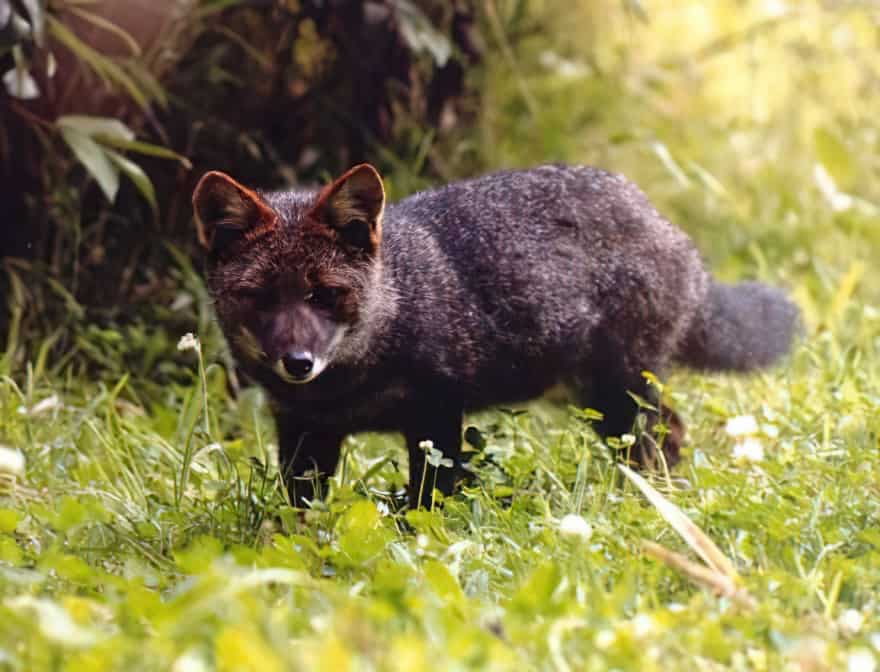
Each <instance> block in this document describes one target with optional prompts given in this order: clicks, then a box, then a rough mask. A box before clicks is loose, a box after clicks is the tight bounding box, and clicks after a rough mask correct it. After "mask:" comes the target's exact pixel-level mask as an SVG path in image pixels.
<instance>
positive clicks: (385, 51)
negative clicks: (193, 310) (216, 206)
mask: <svg viewBox="0 0 880 672" xmlns="http://www.w3.org/2000/svg"><path fill="white" fill-rule="evenodd" d="M474 5H475V3H474V1H473V0H456V1H455V2H445V1H444V0H428V1H423V2H418V3H416V2H410V1H409V0H376V1H371V2H338V1H337V2H325V1H321V0H301V1H297V0H287V1H281V0H278V1H275V2H267V1H254V0H251V1H247V0H232V1H229V0H220V1H203V2H194V1H192V0H152V1H151V2H145V1H144V0H125V1H124V2H119V1H116V2H111V1H109V0H108V1H101V2H97V3H91V4H87V5H82V4H79V3H74V2H65V1H64V0H61V1H58V2H49V3H47V2H20V1H19V0H14V1H13V2H12V3H11V4H10V5H9V8H10V9H9V10H8V13H0V72H2V73H12V74H10V75H7V77H8V78H10V79H8V80H4V82H5V84H6V86H5V87H0V122H2V124H0V190H2V191H0V204H2V211H3V225H2V228H0V251H2V257H3V258H4V262H3V264H4V270H5V272H4V274H3V276H4V277H3V280H2V282H3V283H4V286H2V287H0V293H2V294H3V295H4V296H10V297H12V298H11V299H10V301H9V304H8V305H7V306H6V307H5V308H6V309H5V310H2V311H0V333H6V332H8V331H12V332H14V333H32V334H33V333H40V334H44V335H45V334H47V333H53V332H54V333H57V339H56V340H55V341H54V344H53V346H52V348H53V350H55V351H57V352H67V351H69V346H70V345H71V343H70V340H71V339H75V338H76V336H75V333H74V331H75V330H71V329H66V328H63V327H64V325H65V323H66V324H67V326H71V325H72V324H73V322H72V321H71V320H70V319H66V316H67V317H73V318H76V320H75V322H76V324H77V325H79V323H80V319H79V318H81V317H82V316H83V315H84V314H88V315H89V317H90V318H91V321H92V323H93V324H92V326H93V327H94V325H95V324H98V325H100V324H102V323H103V324H106V323H108V321H109V320H114V321H120V320H121V321H123V322H124V321H126V320H130V319H134V317H135V316H138V317H142V316H144V315H145V314H147V315H149V314H150V313H151V312H155V309H156V308H157V307H158V306H168V305H170V304H172V303H173V301H174V298H175V294H176V293H177V292H178V291H179V288H180V284H181V278H180V273H181V272H182V271H181V268H184V267H186V265H187V264H188V263H189V262H188V260H189V259H190V258H194V254H195V253H196V251H195V250H194V243H195V241H194V236H193V235H192V227H191V219H190V218H191V212H190V205H189V196H190V193H191V190H192V187H193V185H194V184H195V182H196V180H197V179H198V177H199V176H200V175H201V174H202V173H203V172H204V171H205V170H207V169H220V170H225V171H228V172H230V173H232V174H234V175H236V177H238V178H239V179H241V180H242V181H244V182H246V183H248V184H252V185H255V186H260V187H266V188H273V187H282V186H284V185H289V184H293V183H312V182H317V181H320V180H323V179H326V178H327V177H329V176H330V175H332V174H334V173H337V172H339V171H341V170H343V169H345V168H346V167H348V166H350V165H351V164H353V163H355V162H359V161H365V160H370V161H372V162H374V163H378V164H379V166H380V167H381V168H382V169H384V170H387V171H392V172H393V171H394V169H395V166H398V167H399V166H406V168H407V170H406V175H407V180H408V181H412V180H413V179H416V180H418V179H419V178H420V176H424V177H425V179H428V178H430V177H434V178H436V177H438V176H443V175H444V174H448V171H449V170H450V168H449V165H448V162H449V159H447V158H443V152H442V151H437V148H438V147H439V146H440V145H441V144H442V143H443V141H444V139H446V138H450V137H454V136H455V134H456V133H457V131H458V129H460V128H461V127H462V126H464V125H466V124H463V122H466V121H467V120H469V119H470V118H471V117H472V116H473V110H474V109H475V105H476V104H477V97H476V96H475V95H474V87H472V86H468V81H467V76H466V70H467V68H468V67H469V66H471V65H473V64H475V63H476V62H478V61H479V60H480V57H481V52H482V46H481V40H480V29H479V26H478V21H477V17H476V15H475V6H474ZM84 117H85V119H84ZM427 129H430V130H427ZM71 135H73V136H74V137H73V138H72V139H71ZM83 135H85V136H86V138H85V139H83V138H82V136H83ZM77 139H79V140H77ZM77 144H78V145H80V146H79V147H76V146H74V145H77ZM83 144H85V145H87V147H85V148H83V147H82V145H83ZM429 150H430V151H429ZM113 152H117V153H118V154H117V156H116V157H114V156H111V154H112V153H113ZM119 157H122V158H119ZM108 158H109V161H108ZM468 160H469V158H468V157H467V156H466V155H461V154H459V155H458V156H457V158H456V161H458V162H459V163H461V162H466V161H468ZM470 160H473V159H472V158H471V159H470ZM114 185H115V186H114ZM403 186H406V187H412V186H416V185H410V184H407V185H403ZM188 268H189V270H191V267H188ZM16 297H18V298H16ZM164 317H168V316H164ZM59 325H60V326H59ZM12 341H13V339H10V346H9V348H15V349H16V353H11V354H15V355H16V356H15V359H16V361H18V362H22V361H24V360H25V359H26V358H27V356H29V355H32V354H33V353H29V352H28V350H29V348H28V346H27V342H17V341H16V342H15V343H13V342H12Z"/></svg>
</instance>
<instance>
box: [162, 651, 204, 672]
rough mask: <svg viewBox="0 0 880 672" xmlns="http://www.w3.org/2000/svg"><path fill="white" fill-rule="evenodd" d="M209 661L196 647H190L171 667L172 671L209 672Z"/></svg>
mask: <svg viewBox="0 0 880 672" xmlns="http://www.w3.org/2000/svg"><path fill="white" fill-rule="evenodd" d="M208 669H209V668H208V663H207V662H205V659H204V657H203V656H202V655H201V654H200V653H199V652H198V651H196V650H195V649H190V650H189V651H187V652H186V653H184V654H183V655H182V656H178V657H177V660H175V661H174V665H173V666H172V667H171V672H208Z"/></svg>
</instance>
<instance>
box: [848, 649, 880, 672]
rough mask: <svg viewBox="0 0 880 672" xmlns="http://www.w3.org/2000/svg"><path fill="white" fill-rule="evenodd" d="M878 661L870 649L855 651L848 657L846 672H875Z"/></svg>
mask: <svg viewBox="0 0 880 672" xmlns="http://www.w3.org/2000/svg"><path fill="white" fill-rule="evenodd" d="M876 669H877V660H876V659H875V658H874V654H873V653H871V652H870V651H869V650H868V649H855V650H854V651H851V652H850V654H849V655H848V656H847V657H846V672H874V671H875V670H876Z"/></svg>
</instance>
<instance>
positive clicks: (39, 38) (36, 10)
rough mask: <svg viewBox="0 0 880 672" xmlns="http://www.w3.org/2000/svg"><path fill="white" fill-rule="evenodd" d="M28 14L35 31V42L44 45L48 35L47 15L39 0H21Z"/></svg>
mask: <svg viewBox="0 0 880 672" xmlns="http://www.w3.org/2000/svg"><path fill="white" fill-rule="evenodd" d="M21 4H22V5H24V8H25V10H27V13H28V15H29V16H30V17H31V21H30V23H31V29H32V30H33V33H34V42H36V43H37V44H38V45H39V46H41V47H42V46H43V44H44V43H45V37H46V30H45V25H46V15H45V13H44V12H43V8H42V7H41V6H40V2H39V0H21Z"/></svg>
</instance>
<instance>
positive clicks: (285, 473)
mask: <svg viewBox="0 0 880 672" xmlns="http://www.w3.org/2000/svg"><path fill="white" fill-rule="evenodd" d="M275 420H276V423H277V427H278V462H279V468H280V470H281V476H282V478H283V479H284V485H285V486H286V487H287V493H288V495H290V501H291V502H292V503H293V505H294V506H306V505H307V502H310V501H312V500H314V499H320V498H321V497H323V496H324V495H325V494H326V493H327V480H328V479H329V478H330V476H332V475H333V472H335V471H336V465H337V463H338V462H339V452H340V449H341V446H342V439H343V438H344V435H343V434H339V433H335V432H324V431H308V430H306V429H305V428H303V427H302V426H301V425H299V424H298V423H297V422H296V421H295V420H294V419H293V418H292V417H291V416H290V415H287V414H286V413H277V414H276V416H275Z"/></svg>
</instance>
